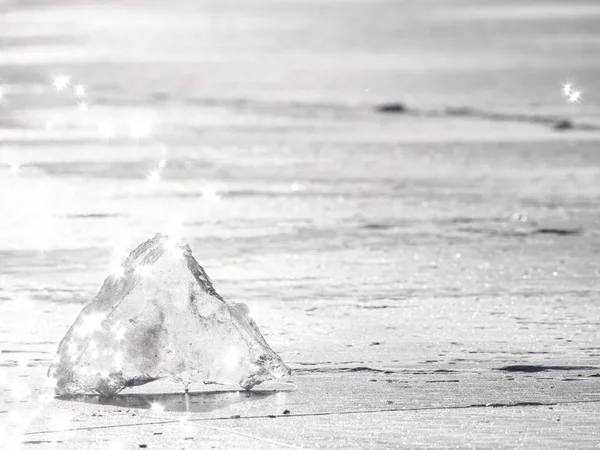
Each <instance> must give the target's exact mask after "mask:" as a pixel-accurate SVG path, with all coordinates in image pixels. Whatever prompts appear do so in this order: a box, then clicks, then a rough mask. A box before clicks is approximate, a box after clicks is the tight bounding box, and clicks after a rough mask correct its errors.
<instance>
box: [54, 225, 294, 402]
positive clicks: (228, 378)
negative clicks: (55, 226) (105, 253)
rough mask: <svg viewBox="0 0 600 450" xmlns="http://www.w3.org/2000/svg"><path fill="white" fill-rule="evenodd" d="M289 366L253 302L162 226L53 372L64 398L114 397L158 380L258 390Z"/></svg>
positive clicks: (71, 335) (63, 348)
mask: <svg viewBox="0 0 600 450" xmlns="http://www.w3.org/2000/svg"><path fill="white" fill-rule="evenodd" d="M289 373H290V369H289V368H288V367H287V366H286V365H285V364H284V362H283V361H282V360H281V358H280V357H279V356H278V355H277V354H276V353H275V352H274V351H273V350H272V349H271V348H270V347H269V345H268V344H267V342H266V341H265V339H264V338H263V336H262V334H261V333H260V331H259V330H258V327H257V326H256V324H255V322H254V320H252V318H251V317H250V316H249V314H248V309H247V307H246V306H245V305H243V304H240V303H231V302H228V301H226V300H224V299H223V298H222V297H221V296H220V295H219V294H218V293H217V292H216V291H215V289H214V288H213V285H212V283H211V281H210V279H209V277H208V275H207V274H206V272H205V271H204V269H203V268H202V267H201V266H200V265H199V264H198V262H197V261H196V260H195V259H194V257H193V256H192V252H191V250H190V248H189V246H187V245H185V246H180V245H178V244H176V243H174V242H172V241H171V240H170V239H169V238H168V237H166V236H163V235H160V234H158V235H156V236H155V237H154V238H152V239H150V240H148V241H146V242H144V243H143V244H141V245H140V246H139V247H138V248H136V249H135V250H134V251H133V252H132V253H131V254H130V255H129V257H128V258H127V259H126V260H125V261H124V262H123V264H122V265H121V268H120V270H119V271H118V273H116V274H114V275H111V276H109V277H108V278H107V279H106V280H105V281H104V285H103V286H102V288H101V289H100V292H99V293H98V295H97V296H96V297H95V298H94V300H93V301H92V302H91V303H89V304H88V305H86V306H85V307H84V308H83V310H82V311H81V313H80V314H79V317H77V320H75V323H74V324H73V325H72V326H71V328H70V329H69V331H68V332H67V334H66V335H65V337H64V338H63V340H62V341H61V343H60V345H59V347H58V352H57V355H56V357H55V358H54V362H53V363H52V366H51V367H50V369H49V371H48V374H49V376H52V377H54V379H55V381H56V389H55V392H56V394H57V395H59V396H64V395H76V394H100V395H107V396H108V395H114V394H116V393H117V392H119V391H121V390H122V389H124V388H126V387H130V386H136V385H141V384H145V383H149V382H151V381H154V380H158V379H167V380H170V381H176V382H181V383H184V384H185V385H187V384H190V383H195V382H205V383H213V382H214V383H235V384H238V385H240V386H242V387H243V388H245V389H251V388H252V387H253V386H255V385H257V384H259V383H262V382H263V381H266V380H271V379H277V378H281V377H283V376H285V375H288V374H289Z"/></svg>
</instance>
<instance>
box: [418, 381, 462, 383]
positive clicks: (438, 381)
mask: <svg viewBox="0 0 600 450" xmlns="http://www.w3.org/2000/svg"><path fill="white" fill-rule="evenodd" d="M458 382H459V380H426V381H425V383H458Z"/></svg>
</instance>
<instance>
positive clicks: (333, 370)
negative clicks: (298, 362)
mask: <svg viewBox="0 0 600 450" xmlns="http://www.w3.org/2000/svg"><path fill="white" fill-rule="evenodd" d="M296 372H298V373H300V372H316V373H348V372H370V373H396V371H394V370H386V369H374V368H372V367H366V366H358V367H315V368H313V369H297V370H296Z"/></svg>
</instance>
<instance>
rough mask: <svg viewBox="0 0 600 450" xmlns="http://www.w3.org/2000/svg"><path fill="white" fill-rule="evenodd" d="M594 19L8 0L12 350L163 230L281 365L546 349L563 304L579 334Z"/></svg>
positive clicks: (475, 10) (60, 327)
mask: <svg viewBox="0 0 600 450" xmlns="http://www.w3.org/2000/svg"><path fill="white" fill-rule="evenodd" d="M599 20H600V4H599V3H598V2H597V1H592V0H590V1H579V0H577V1H568V2H567V1H542V0H515V1H504V0H503V1H491V0H489V1H486V0H418V1H417V0H413V1H410V0H405V1H401V0H396V1H392V0H368V1H367V0H362V1H359V0H280V1H268V0H237V1H229V0H219V1H217V0H212V1H211V0H203V1H192V0H185V1H184V0H170V1H143V2H141V1H133V0H127V1H125V0H119V1H67V0H65V1H45V0H36V1H27V0H13V1H10V0H2V1H0V85H1V92H2V96H1V102H0V152H1V153H0V299H2V300H4V302H3V303H1V304H2V305H3V306H2V308H3V314H4V315H3V317H16V316H15V315H16V314H20V315H21V316H23V314H22V313H23V311H24V309H23V308H24V306H23V305H25V304H27V305H31V303H19V302H11V301H9V300H14V299H16V298H26V299H27V300H28V301H30V302H34V303H33V305H34V307H33V308H29V307H27V308H28V309H27V310H26V311H27V312H28V314H26V316H27V315H29V316H30V318H31V328H30V329H29V331H25V327H23V324H22V323H19V324H18V325H14V326H13V325H11V324H10V323H9V321H5V322H4V323H3V324H2V329H0V345H2V346H3V347H4V348H5V349H9V350H10V351H11V352H12V353H10V354H9V353H5V354H4V355H3V356H4V357H5V358H8V359H7V360H10V361H12V362H11V363H10V364H12V363H15V364H17V363H16V362H15V361H17V360H18V359H19V357H18V355H19V352H21V351H24V350H23V349H24V348H29V349H31V345H29V344H27V345H29V347H26V343H31V342H33V343H35V345H37V347H36V348H37V349H38V350H39V351H40V352H41V353H42V356H40V358H39V361H40V362H39V367H40V371H41V370H42V368H43V367H45V366H46V363H48V362H49V360H50V358H51V355H52V353H53V351H54V348H55V345H56V342H58V340H59V339H60V338H61V337H62V335H63V333H64V332H65V331H66V329H67V328H68V326H69V324H70V323H71V321H72V320H73V319H74V317H75V316H76V314H77V311H78V310H79V308H80V307H81V305H82V304H83V303H85V302H87V301H89V300H91V299H92V298H93V296H94V295H95V294H96V292H97V291H98V289H99V287H100V285H101V283H102V280H103V279H104V278H105V277H106V276H107V275H108V273H109V272H110V270H111V267H114V264H118V263H119V262H120V261H121V260H122V258H123V256H124V255H125V254H126V253H127V252H128V251H129V250H131V249H133V248H134V247H135V246H136V245H137V244H139V243H140V242H142V241H143V240H145V239H148V238H150V237H152V236H153V235H154V234H155V233H157V232H168V233H170V234H172V235H176V236H179V237H181V238H182V240H183V241H184V242H187V243H189V244H190V246H191V247H192V250H193V251H194V255H195V256H196V258H197V259H198V261H199V262H200V264H202V265H203V266H204V267H205V268H206V270H207V272H208V273H209V274H210V275H211V277H212V278H213V280H214V281H215V287H216V289H217V291H219V292H220V293H221V294H222V295H223V296H224V297H226V298H231V299H235V300H241V301H245V302H247V303H249V305H250V307H251V310H252V311H254V315H255V317H256V320H257V322H258V324H259V326H260V327H261V330H266V333H265V334H266V335H267V339H268V340H269V342H270V343H273V345H274V348H276V350H279V351H281V352H282V355H283V357H284V359H285V360H286V361H288V362H290V363H291V364H292V366H294V364H296V363H298V362H299V361H303V360H314V359H316V360H319V361H324V359H323V358H320V357H319V356H317V355H318V354H320V352H322V353H324V354H327V358H328V359H327V360H328V361H335V360H336V358H337V360H338V361H349V360H352V361H354V360H356V359H357V358H358V359H360V361H362V362H364V361H375V362H376V363H379V364H387V365H390V364H392V365H393V364H396V363H392V362H391V357H390V355H391V354H393V355H394V360H395V361H396V362H397V363H398V364H400V363H399V362H398V359H397V358H398V357H400V356H402V358H400V359H402V364H403V365H406V364H410V363H415V364H417V363H418V362H419V361H421V360H422V359H428V358H427V357H426V356H424V354H425V353H427V352H431V353H432V354H433V355H437V354H438V353H439V351H438V350H439V348H438V345H443V342H445V341H444V340H446V341H447V342H450V341H456V340H457V339H459V338H460V339H463V342H467V344H464V345H466V346H467V347H468V346H469V344H468V342H470V340H472V341H473V342H481V341H483V340H485V339H488V338H489V340H490V341H489V342H493V343H492V344H490V345H492V346H493V345H496V344H498V342H503V344H502V348H503V349H505V350H506V352H508V353H510V352H511V351H513V350H514V352H517V350H518V349H519V348H521V346H528V347H531V346H539V347H548V346H549V347H552V346H554V345H555V343H554V341H552V340H551V338H548V339H547V340H544V338H543V336H551V335H552V333H555V330H556V320H559V321H560V320H562V319H565V320H566V319H568V320H570V321H571V322H573V321H575V322H573V323H577V328H576V331H575V333H576V334H577V336H578V338H579V339H583V340H593V339H594V327H597V323H593V321H592V322H590V321H589V320H588V318H587V316H586V311H588V313H589V311H590V310H591V308H597V306H594V305H592V304H591V303H590V302H591V300H590V298H591V297H593V295H592V294H591V293H595V292H597V277H598V275H599V271H598V267H597V264H596V262H597V256H598V250H597V249H598V241H599V237H600V235H599V233H598V225H599V220H600V215H599V214H598V213H599V210H598V205H599V204H600V183H598V180H599V179H600V165H599V163H600V153H599V152H598V138H599V137H600V133H599V130H600V105H599V100H598V94H597V90H598V82H599V80H600V27H598V26H597V25H598V22H599ZM564 83H570V84H571V86H572V89H573V90H576V91H579V92H580V93H581V94H580V96H578V97H577V98H575V99H574V101H571V100H573V99H572V98H570V97H569V96H568V95H565V93H564V92H563V90H564ZM482 296H483V297H485V298H487V299H488V300H487V302H488V303H486V305H487V306H485V307H484V306H482V303H477V301H479V300H478V299H479V298H481V297H482ZM532 298H533V299H534V300H531V299H532ZM525 299H529V300H527V301H525ZM457 302H458V303H457ZM528 302H529V303H528ZM509 305H512V306H509ZM394 308H401V309H400V310H398V311H399V312H398V314H396V315H394V313H393V312H390V311H393V310H394ZM507 308H508V309H510V308H512V309H510V311H512V312H510V313H507V312H506V311H507ZM19 311H20V313H19ZM33 311H35V312H33ZM565 311H566V312H565ZM10 314H12V316H11V315H10ZM498 315H503V316H502V319H500V318H499V317H498ZM540 317H542V319H543V320H542V319H540ZM45 318H46V319H47V318H51V319H52V320H50V321H47V320H46V319H45ZM546 319H547V320H546ZM478 320H480V321H481V323H480V325H481V327H480V328H481V329H480V330H479V334H478V335H474V334H473V333H472V329H471V326H473V323H474V322H477V321H478ZM501 320H504V322H502V321H501ZM523 320H525V321H526V322H527V321H528V322H527V324H528V325H527V324H526V325H523ZM498 321H501V322H498ZM40 323H43V324H44V327H42V328H40V326H39V324H40ZM309 323H310V324H311V326H310V327H308V324H309ZM498 323H500V324H501V325H495V324H498ZM483 329H485V330H488V331H482V330H483ZM506 330H512V331H513V332H514V333H513V334H511V338H510V339H507V338H506V336H507V334H506V332H507V331H506ZM553 330H554V331H553ZM23 333H25V334H23ZM27 333H29V334H27ZM485 333H491V334H485ZM544 333H546V334H544ZM540 336H541V337H540ZM571 337H572V336H571ZM411 339H412V341H414V343H415V345H416V347H414V348H413V350H414V351H415V352H417V353H418V355H417V353H415V355H417V356H410V354H409V352H410V351H412V350H410V348H412V347H410V346H408V347H407V346H406V345H405V344H406V343H407V342H409V341H411ZM552 339H553V338H552ZM372 341H377V342H379V341H388V342H389V343H390V345H391V347H388V348H387V349H384V350H379V347H375V348H373V347H369V346H370V345H371V342H372ZM323 342H328V345H327V346H323V345H322V343H323ZM440 342H441V344H440ZM38 344H39V345H38ZM353 346H354V347H353ZM292 348H293V350H292ZM390 348H391V350H390ZM552 348H554V347H552ZM361 349H362V350H361ZM415 349H418V350H415ZM546 350H548V349H546ZM548 351H550V350H548ZM361 352H363V353H361ZM365 352H366V353H365ZM389 352H392V353H389ZM423 352H425V353H423ZM457 352H458V353H461V350H460V349H457ZM514 352H513V353H512V354H510V355H508V356H506V355H505V357H506V359H507V360H514V358H515V356H514V355H515V354H516V353H514ZM590 352H592V353H590ZM517 353H518V352H517ZM569 353H570V355H571V357H573V358H576V359H582V360H584V359H586V358H588V359H589V358H593V351H592V350H585V349H584V348H579V347H577V348H575V347H573V348H571V349H570V350H569ZM23 354H24V353H23ZM15 355H17V356H15ZM356 355H361V356H358V357H357V356H356ZM452 355H453V353H452V351H450V352H449V353H447V354H446V358H447V360H448V361H449V360H451V359H452V358H453V356H452ZM557 355H559V356H560V355H565V353H564V350H561V349H557ZM590 355H591V356H590ZM454 356H456V355H454ZM429 359H430V358H429ZM436 360H437V361H438V363H439V364H442V363H443V361H446V359H444V358H439V359H436ZM463 361H464V359H463ZM7 364H8V363H7ZM36 364H37V363H36Z"/></svg>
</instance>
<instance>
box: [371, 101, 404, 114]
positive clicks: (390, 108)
mask: <svg viewBox="0 0 600 450" xmlns="http://www.w3.org/2000/svg"><path fill="white" fill-rule="evenodd" d="M377 111H378V112H381V113H394V114H400V113H405V112H406V106H405V105H404V104H403V103H384V104H382V105H379V106H377Z"/></svg>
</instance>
